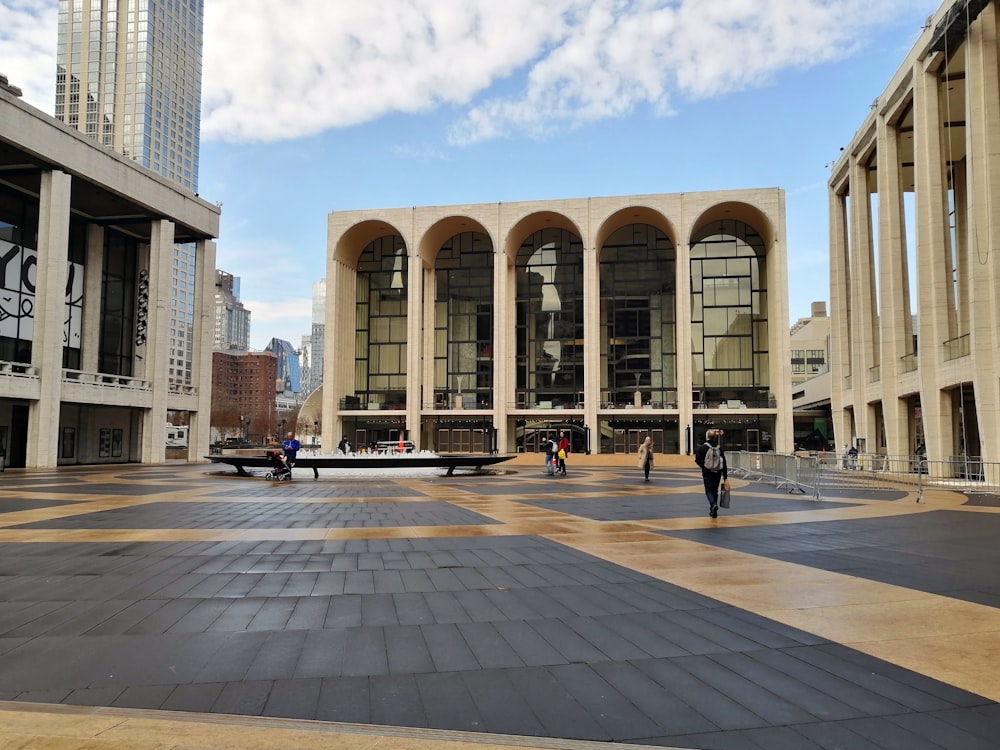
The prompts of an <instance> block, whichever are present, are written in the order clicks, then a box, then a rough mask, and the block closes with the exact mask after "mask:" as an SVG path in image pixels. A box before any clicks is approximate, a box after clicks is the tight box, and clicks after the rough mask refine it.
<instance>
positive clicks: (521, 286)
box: [322, 189, 792, 454]
mask: <svg viewBox="0 0 1000 750" xmlns="http://www.w3.org/2000/svg"><path fill="white" fill-rule="evenodd" d="M326 281H327V298H326V331H325V333H326V336H325V339H326V350H327V352H328V355H329V356H327V357H326V358H325V368H324V381H323V383H324V384H323V396H322V435H323V442H324V450H332V448H333V445H327V444H326V443H328V442H331V441H333V442H334V443H335V442H336V440H339V438H340V436H341V435H345V434H346V435H348V437H349V438H351V439H352V441H353V442H354V444H355V445H365V444H367V443H370V442H371V441H372V440H378V439H390V440H394V439H397V438H398V437H406V438H407V439H410V440H413V441H414V442H415V443H416V444H417V445H418V446H420V447H422V448H428V449H433V450H438V451H442V452H467V451H471V452H478V451H492V450H497V451H500V452H514V451H534V450H538V449H539V448H540V445H541V438H542V436H543V435H544V434H545V433H547V432H549V431H551V430H565V431H566V432H568V433H570V435H571V438H572V441H573V450H574V451H576V452H592V453H598V452H599V453H623V452H629V453H630V452H633V451H634V450H636V448H637V446H638V443H639V442H640V441H641V440H642V439H643V438H644V437H645V436H646V435H647V434H650V435H652V436H653V438H654V441H655V442H656V446H657V449H658V450H659V451H661V452H668V453H675V454H676V453H686V452H690V451H691V450H692V448H693V447H694V446H695V445H696V444H697V442H698V441H700V440H702V439H703V437H704V431H705V429H706V428H707V427H709V426H716V427H721V428H723V429H725V430H726V431H727V442H726V445H727V446H728V447H729V448H730V449H737V450H738V449H753V450H774V449H777V450H791V449H792V418H791V400H790V379H789V377H788V367H789V358H790V355H789V344H788V300H787V262H786V247H785V215H784V193H783V192H782V191H781V190H778V189H761V190H745V191H720V192H705V193H685V194H669V195H640V196H624V197H610V198H583V199H574V200H553V201H538V202H518V203H504V204H495V203H494V204H473V205H463V206H444V207H440V206H438V207H424V208H408V209H386V210H365V211H345V212H335V213H332V214H330V216H329V222H328V247H327V276H326ZM333 436H336V437H335V439H334V437H333Z"/></svg>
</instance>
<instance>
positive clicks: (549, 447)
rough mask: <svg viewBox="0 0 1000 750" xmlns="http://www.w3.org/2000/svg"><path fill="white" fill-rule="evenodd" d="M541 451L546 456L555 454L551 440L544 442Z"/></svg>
mask: <svg viewBox="0 0 1000 750" xmlns="http://www.w3.org/2000/svg"><path fill="white" fill-rule="evenodd" d="M542 450H543V451H545V455H546V456H551V455H552V454H553V453H555V444H554V443H553V442H552V441H551V440H546V441H545V442H544V443H543V444H542Z"/></svg>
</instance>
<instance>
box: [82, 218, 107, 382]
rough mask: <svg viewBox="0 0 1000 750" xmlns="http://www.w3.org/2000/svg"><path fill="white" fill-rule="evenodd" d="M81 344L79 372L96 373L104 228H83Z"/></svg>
mask: <svg viewBox="0 0 1000 750" xmlns="http://www.w3.org/2000/svg"><path fill="white" fill-rule="evenodd" d="M83 276H84V279H83V283H84V292H83V341H82V342H81V345H80V369H81V370H83V371H84V372H97V363H98V355H99V353H100V348H101V286H102V282H103V277H104V227H102V226H100V225H98V224H90V225H88V226H87V262H86V266H85V267H84V271H83Z"/></svg>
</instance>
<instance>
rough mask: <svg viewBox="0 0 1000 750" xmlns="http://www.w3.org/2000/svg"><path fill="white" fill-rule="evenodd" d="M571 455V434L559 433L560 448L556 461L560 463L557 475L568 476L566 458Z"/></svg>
mask: <svg viewBox="0 0 1000 750" xmlns="http://www.w3.org/2000/svg"><path fill="white" fill-rule="evenodd" d="M568 455H569V433H567V432H566V431H565V430H563V431H562V432H560V433H559V446H558V448H557V452H556V460H557V461H558V462H559V463H558V466H557V468H556V473H557V474H562V475H563V476H566V456H568Z"/></svg>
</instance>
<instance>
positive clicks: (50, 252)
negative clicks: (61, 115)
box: [27, 172, 72, 469]
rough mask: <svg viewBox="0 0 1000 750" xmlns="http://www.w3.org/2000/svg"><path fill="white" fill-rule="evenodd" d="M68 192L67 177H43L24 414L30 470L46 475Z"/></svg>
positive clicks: (53, 437) (52, 435)
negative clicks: (34, 395) (31, 386)
mask: <svg viewBox="0 0 1000 750" xmlns="http://www.w3.org/2000/svg"><path fill="white" fill-rule="evenodd" d="M71 187H72V178H71V177H70V176H69V175H68V174H66V173H65V172H43V173H42V176H41V191H40V195H39V201H38V248H37V267H36V270H35V318H34V332H33V338H32V345H31V364H32V365H34V366H35V367H37V368H38V370H39V372H40V373H41V378H40V379H39V380H40V389H39V398H38V401H32V402H31V404H30V407H29V410H28V445H27V468H29V469H50V468H54V467H55V466H56V465H57V464H58V462H59V426H60V424H59V414H60V405H61V404H60V402H61V393H62V349H63V329H64V324H65V320H66V281H67V278H68V269H69V261H68V255H67V253H68V247H69V210H70V192H71Z"/></svg>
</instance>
